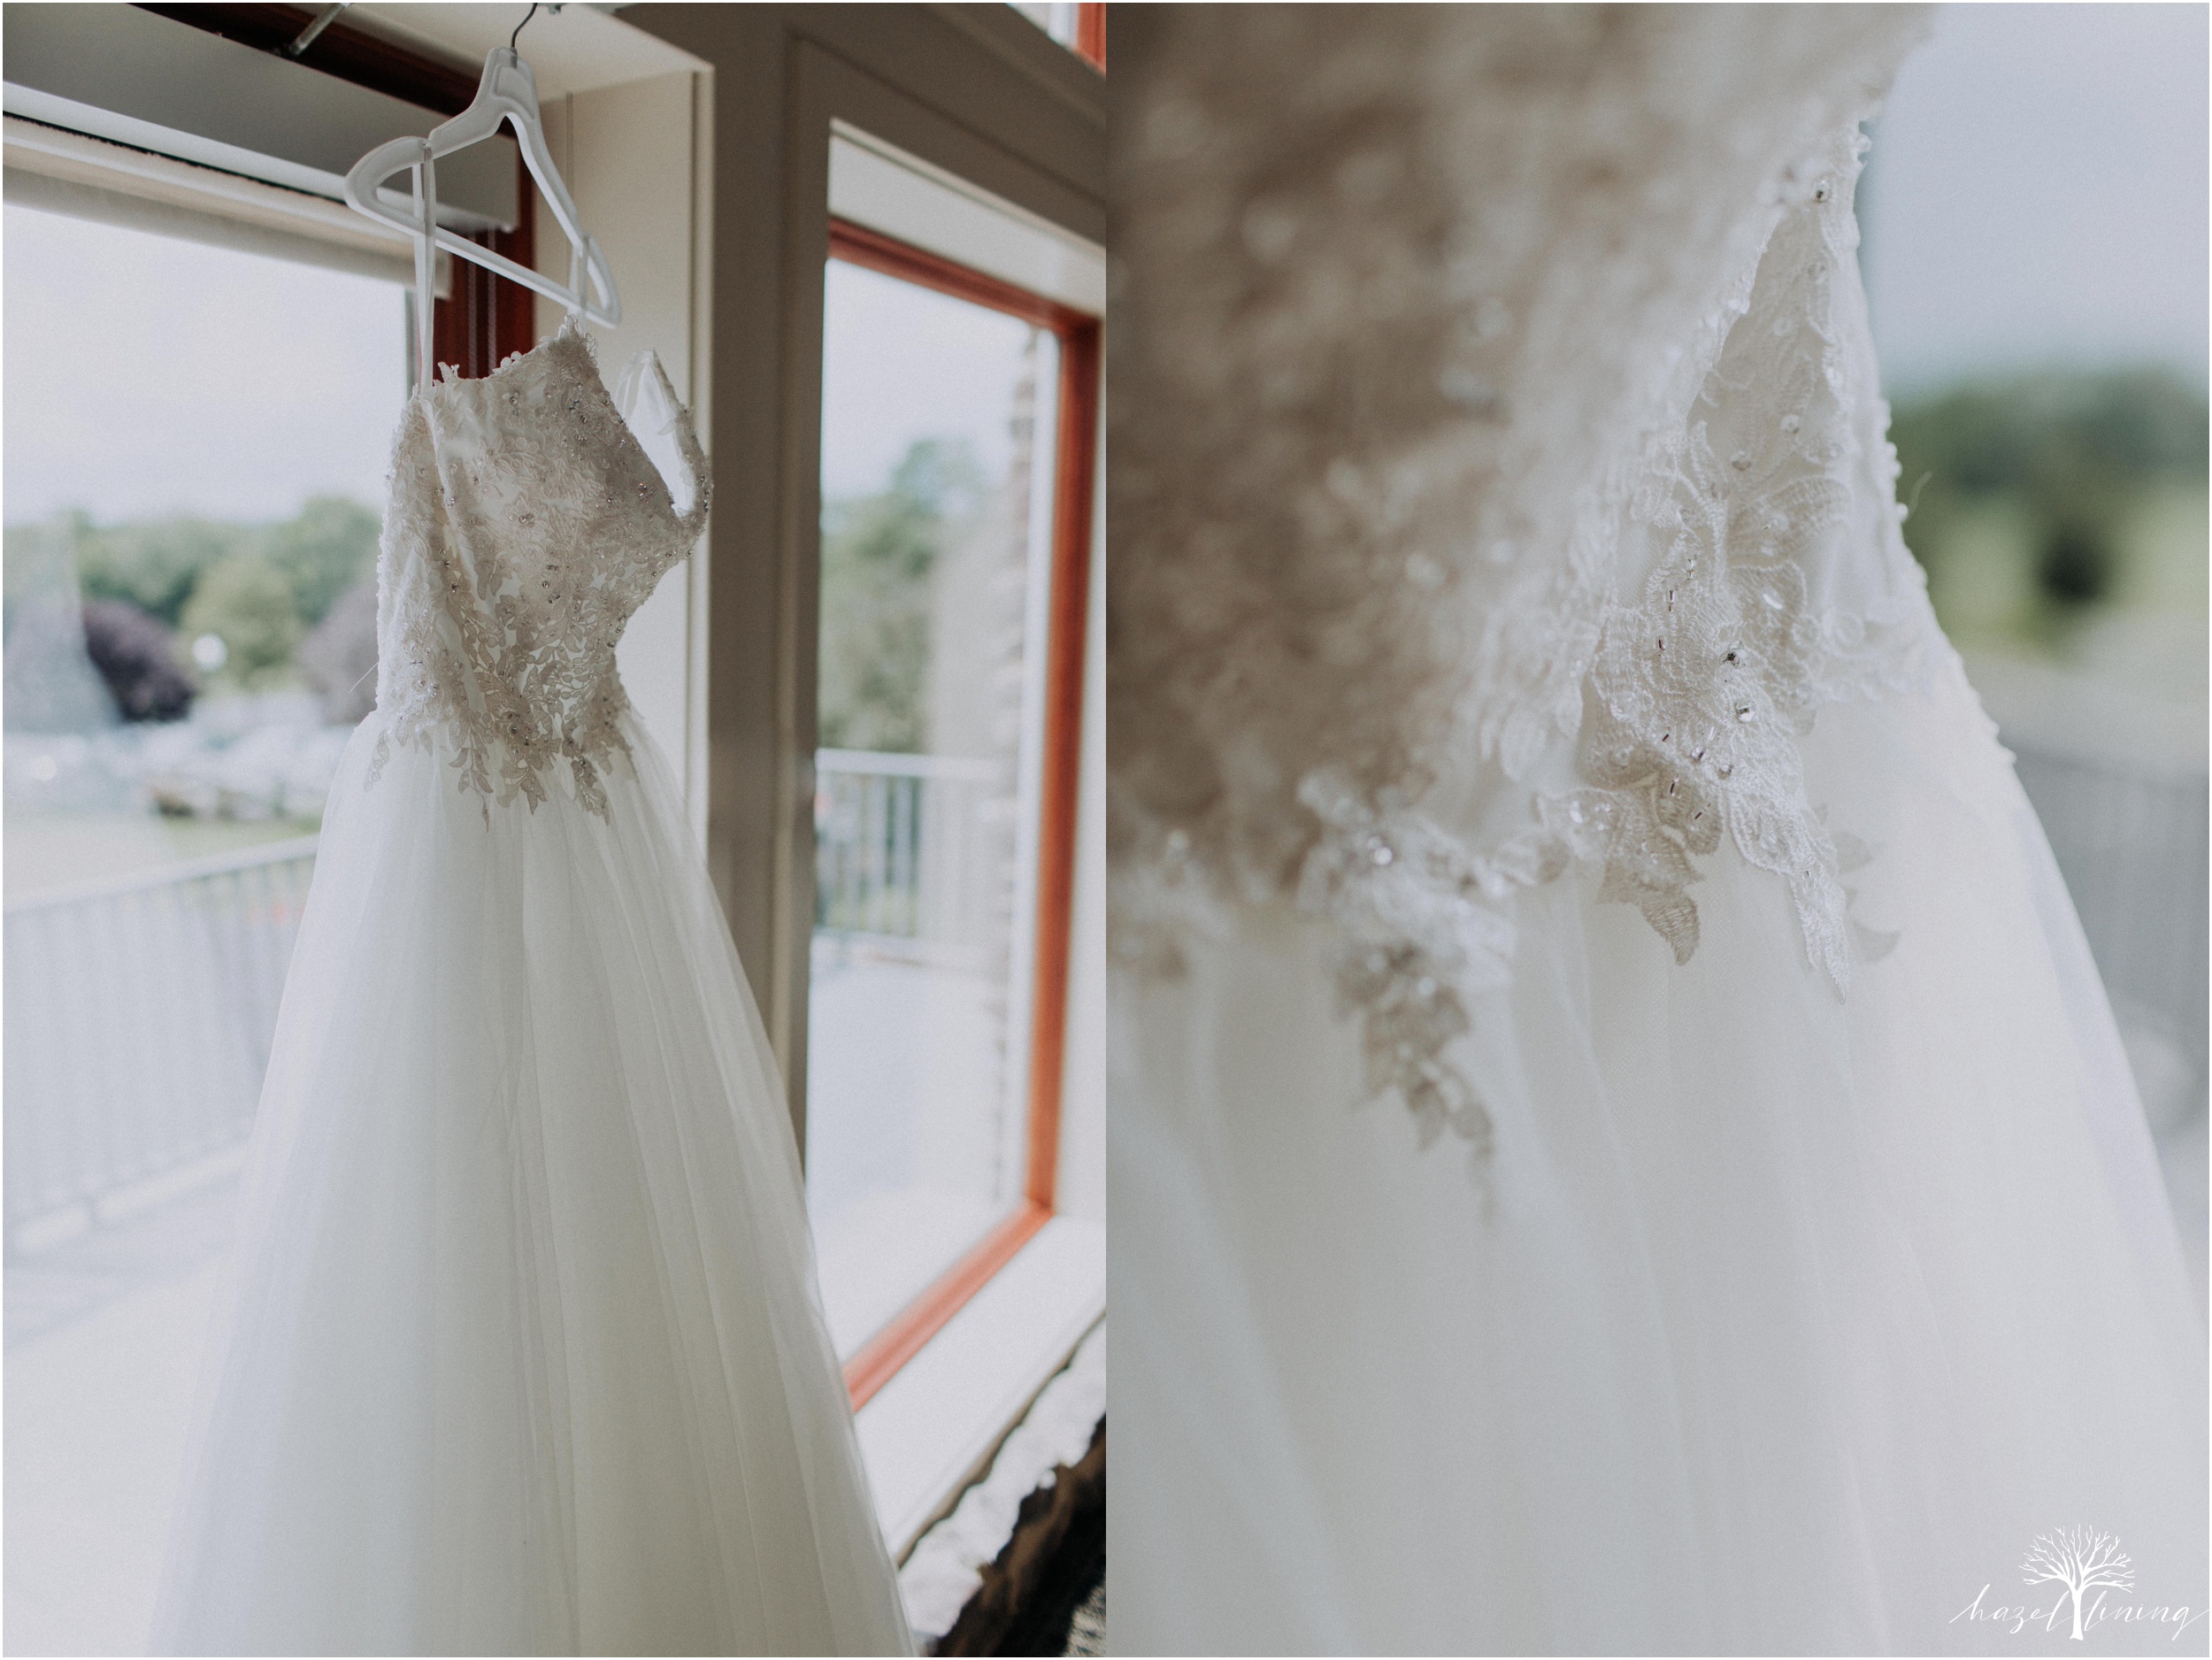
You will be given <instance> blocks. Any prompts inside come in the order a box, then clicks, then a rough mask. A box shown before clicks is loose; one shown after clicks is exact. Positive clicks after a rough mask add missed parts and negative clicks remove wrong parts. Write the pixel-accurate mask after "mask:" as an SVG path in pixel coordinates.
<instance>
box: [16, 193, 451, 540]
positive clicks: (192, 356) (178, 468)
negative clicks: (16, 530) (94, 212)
mask: <svg viewBox="0 0 2212 1660" xmlns="http://www.w3.org/2000/svg"><path fill="white" fill-rule="evenodd" d="M0 227H4V229H0V235H4V242H0V265H4V277H5V290H4V304H0V320H4V327H5V330H6V333H5V360H4V368H5V372H4V373H0V404H4V435H5V451H4V482H0V512H4V515H5V518H6V521H7V522H8V523H9V524H23V523H26V522H29V521H33V520H38V519H45V518H47V517H49V516H50V515H51V514H52V513H54V512H55V511H58V510H60V509H63V508H68V507H83V508H86V509H88V511H90V512H91V513H92V515H93V516H94V518H95V519H97V520H99V521H101V522H103V523H111V522H115V521H118V520H125V519H140V518H148V517H152V516H156V515H159V514H163V513H167V512H172V511H188V512H195V513H200V514H204V515H207V516H209V517H212V518H220V519H284V518H288V517H290V516H291V515H292V514H293V513H294V512H296V511H298V509H299V506H300V503H302V502H303V501H304V500H306V498H307V497H308V496H313V495H317V494H319V493H322V492H326V491H330V492H335V493H337V494H340V495H345V496H353V497H355V498H356V499H357V500H359V501H362V502H365V503H370V504H372V505H374V506H377V507H379V508H380V507H381V506H382V504H383V498H384V483H383V480H384V469H385V465H386V464H387V461H388V458H389V456H390V453H391V446H392V434H393V432H394V430H395V429H396V427H397V426H398V424H399V411H400V406H401V404H402V403H403V401H404V398H405V396H406V373H407V362H406V355H405V354H406V326H405V322H404V312H403V289H402V288H399V286H398V285H396V284H395V283H390V282H384V281H378V280H376V279H374V278H370V277H359V276H352V275H349V274H347V273H342V272H334V271H325V270H320V269H318V268H315V267H312V266H307V265H294V264H292V263H290V262H289V261H287V260H280V259H272V258H266V257H262V256H260V255H256V254H245V253H239V252H236V251H234V250H230V249H225V248H211V247H207V246H204V244H201V243H198V242H181V241H178V240H176V239H174V238H171V237H164V236H155V235H151V234H148V233H146V232H143V231H134V230H126V229H122V228H120V227H114V226H109V225H101V224H95V223H93V222H91V221H89V220H85V219H69V218H66V217H64V216H61V215H58V214H50V213H41V212H36V211H33V210H31V209H29V208H25V207H17V206H10V207H7V208H6V209H4V210H0Z"/></svg>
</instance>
